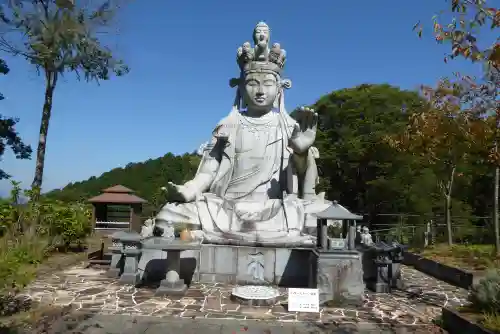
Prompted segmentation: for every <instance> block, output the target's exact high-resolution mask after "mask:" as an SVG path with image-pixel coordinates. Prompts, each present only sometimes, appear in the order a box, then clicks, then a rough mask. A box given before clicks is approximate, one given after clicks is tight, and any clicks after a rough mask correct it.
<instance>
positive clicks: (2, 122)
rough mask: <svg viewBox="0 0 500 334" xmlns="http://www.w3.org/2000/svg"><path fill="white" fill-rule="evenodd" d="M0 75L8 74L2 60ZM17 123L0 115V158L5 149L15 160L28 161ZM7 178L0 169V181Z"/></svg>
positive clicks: (29, 150)
mask: <svg viewBox="0 0 500 334" xmlns="http://www.w3.org/2000/svg"><path fill="white" fill-rule="evenodd" d="M0 73H1V74H7V73H9V67H8V66H7V63H6V62H5V61H4V60H3V59H0ZM3 99H4V96H3V95H2V94H1V93H0V100H3ZM17 122H19V119H17V118H12V117H5V116H3V115H1V114H0V158H1V157H2V156H3V155H4V153H5V149H6V148H7V147H10V148H11V149H12V152H14V155H15V156H16V158H17V159H29V158H30V157H31V147H30V146H29V145H26V144H24V143H23V141H22V140H21V137H20V136H19V133H18V132H17V131H16V128H15V126H16V124H17ZM9 177H10V175H8V174H7V173H6V172H5V171H3V170H2V169H0V180H1V179H6V178H9Z"/></svg>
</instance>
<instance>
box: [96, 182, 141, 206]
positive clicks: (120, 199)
mask: <svg viewBox="0 0 500 334" xmlns="http://www.w3.org/2000/svg"><path fill="white" fill-rule="evenodd" d="M88 201H89V202H90V203H109V204H138V203H147V201H146V200H145V199H143V198H140V197H139V196H136V195H134V191H133V190H132V189H129V188H127V187H125V186H122V185H115V186H112V187H109V188H106V189H104V190H103V191H102V194H100V195H97V196H95V197H92V198H90V199H89V200H88Z"/></svg>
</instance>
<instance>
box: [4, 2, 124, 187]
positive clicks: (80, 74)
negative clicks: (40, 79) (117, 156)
mask: <svg viewBox="0 0 500 334" xmlns="http://www.w3.org/2000/svg"><path fill="white" fill-rule="evenodd" d="M115 10H116V8H115V7H112V5H111V3H110V1H104V2H103V3H102V4H101V5H100V6H99V7H97V8H96V9H89V8H85V7H80V6H78V5H75V4H74V1H73V0H11V1H8V2H7V4H5V5H3V6H2V7H1V8H0V28H1V29H2V30H3V31H4V32H5V33H4V34H3V35H2V36H1V37H0V50H1V51H3V52H7V53H9V54H11V55H14V56H20V57H24V58H25V59H26V60H27V61H28V62H29V63H30V64H32V65H34V66H35V67H36V69H37V70H40V72H41V73H43V75H44V77H45V99H44V104H43V108H42V118H41V122H40V135H39V140H38V148H37V158H36V169H35V176H34V179H33V184H32V185H33V187H36V188H41V186H42V180H43V170H44V162H45V150H46V146H47V135H48V130H49V122H50V117H51V113H52V104H53V97H54V91H55V89H56V87H57V84H58V79H59V78H60V77H61V76H62V75H63V74H64V73H66V72H73V73H76V75H77V78H79V79H80V78H83V79H85V80H87V81H100V80H107V79H109V78H110V75H111V74H112V73H113V72H114V73H115V74H116V75H118V76H120V75H123V74H125V73H127V72H128V67H127V66H125V65H124V64H123V63H122V62H121V61H119V60H116V59H115V58H114V56H113V54H112V53H111V51H110V50H109V49H108V48H106V47H105V46H103V45H102V43H101V41H100V40H99V39H98V38H97V34H98V33H99V32H102V31H103V30H105V29H106V28H109V27H110V23H111V20H112V18H113V16H114V14H115ZM13 34H14V35H15V36H11V35H13ZM18 40H21V41H22V42H21V43H16V41H18Z"/></svg>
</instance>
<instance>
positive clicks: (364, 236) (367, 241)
mask: <svg viewBox="0 0 500 334" xmlns="http://www.w3.org/2000/svg"><path fill="white" fill-rule="evenodd" d="M361 243H362V244H364V245H365V246H371V245H373V240H372V235H371V234H370V230H369V229H368V227H366V226H363V228H362V232H361Z"/></svg>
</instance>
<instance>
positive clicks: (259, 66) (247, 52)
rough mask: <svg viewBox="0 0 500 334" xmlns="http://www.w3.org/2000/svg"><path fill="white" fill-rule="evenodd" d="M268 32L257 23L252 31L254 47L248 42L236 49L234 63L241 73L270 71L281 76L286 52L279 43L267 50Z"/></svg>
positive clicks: (262, 23) (265, 27)
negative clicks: (236, 63) (235, 62)
mask: <svg viewBox="0 0 500 334" xmlns="http://www.w3.org/2000/svg"><path fill="white" fill-rule="evenodd" d="M270 32H271V31H270V29H269V26H268V25H267V24H266V23H264V22H259V23H257V25H256V26H255V28H254V30H253V40H254V43H255V45H254V47H252V46H251V44H250V42H245V43H243V45H242V46H240V47H239V48H238V51H237V56H236V61H237V62H238V65H239V66H240V70H241V72H242V73H249V72H265V71H271V72H275V73H277V74H281V71H282V70H283V67H284V66H285V60H286V51H285V50H284V49H282V48H281V45H280V44H279V43H274V44H273V45H272V47H271V48H269V42H270Z"/></svg>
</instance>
